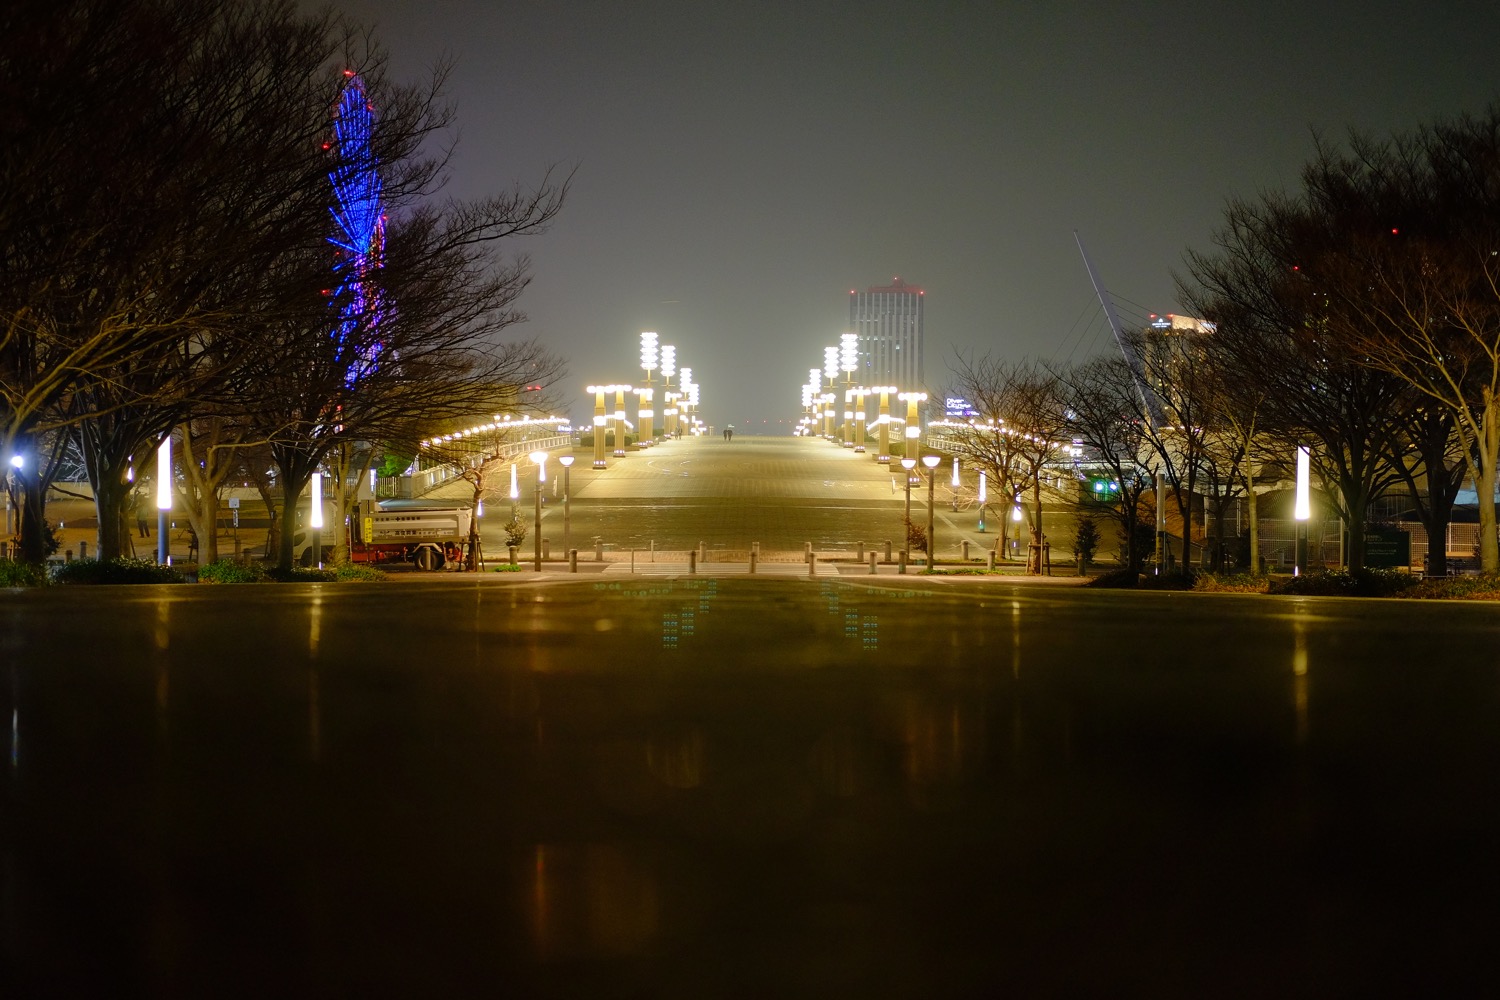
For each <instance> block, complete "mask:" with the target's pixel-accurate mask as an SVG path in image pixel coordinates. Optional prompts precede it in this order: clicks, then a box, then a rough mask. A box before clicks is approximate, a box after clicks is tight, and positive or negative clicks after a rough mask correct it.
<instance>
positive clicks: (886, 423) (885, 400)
mask: <svg viewBox="0 0 1500 1000" xmlns="http://www.w3.org/2000/svg"><path fill="white" fill-rule="evenodd" d="M870 391H871V392H878V393H880V419H879V420H878V421H877V423H879V424H880V453H879V454H878V455H876V456H875V461H877V462H879V463H880V464H881V465H890V464H891V393H893V392H895V391H896V387H895V386H893V385H878V386H876V387H875V388H873V389H871V390H870Z"/></svg>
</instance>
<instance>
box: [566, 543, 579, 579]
mask: <svg viewBox="0 0 1500 1000" xmlns="http://www.w3.org/2000/svg"><path fill="white" fill-rule="evenodd" d="M568 572H569V573H577V572H578V550H577V549H569V550H568Z"/></svg>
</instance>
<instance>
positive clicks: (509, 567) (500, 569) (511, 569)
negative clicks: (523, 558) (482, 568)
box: [494, 563, 521, 573]
mask: <svg viewBox="0 0 1500 1000" xmlns="http://www.w3.org/2000/svg"><path fill="white" fill-rule="evenodd" d="M494 570H495V572H496V573H519V572H521V567H520V566H519V565H518V564H516V563H501V564H500V565H498V566H496V567H494Z"/></svg>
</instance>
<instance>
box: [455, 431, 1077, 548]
mask: <svg viewBox="0 0 1500 1000" xmlns="http://www.w3.org/2000/svg"><path fill="white" fill-rule="evenodd" d="M575 454H576V456H577V461H576V462H575V464H574V465H573V468H572V470H571V471H570V473H569V484H570V489H571V493H572V502H571V508H572V509H571V517H570V521H571V528H570V530H569V532H568V535H569V546H568V547H571V548H576V549H578V550H579V558H580V560H581V561H582V563H583V564H584V569H585V571H587V563H588V562H589V561H590V560H593V559H595V557H596V555H597V554H598V553H601V552H602V554H603V556H604V561H605V562H607V563H608V564H609V566H608V570H607V571H608V572H612V573H618V572H621V571H622V570H623V571H625V572H629V571H630V569H629V567H630V566H632V565H633V566H634V572H636V573H658V574H659V573H676V572H681V571H683V569H684V567H685V566H686V561H687V554H688V552H689V551H690V550H697V549H699V548H700V546H701V551H702V552H703V554H704V558H703V559H701V560H700V562H699V564H698V571H699V572H701V573H720V574H732V573H739V572H746V571H747V570H748V564H749V557H750V554H751V552H752V551H756V550H757V547H758V552H759V557H758V560H757V571H758V572H762V573H782V574H787V573H797V572H806V563H805V553H806V551H807V550H808V547H809V546H811V549H812V551H813V552H814V553H815V554H816V555H817V557H818V560H819V562H818V565H817V566H816V567H814V572H815V573H818V574H825V575H832V574H838V573H839V572H841V571H842V572H846V573H848V572H857V571H858V570H859V567H860V566H864V565H866V559H867V558H868V553H870V552H874V553H876V555H877V559H878V560H879V561H880V562H881V563H882V564H883V565H882V567H881V571H882V572H887V573H888V572H892V571H893V570H894V569H895V566H894V565H893V564H890V563H886V562H885V558H886V544H887V543H889V544H890V546H891V550H890V551H891V556H892V559H893V560H894V559H896V558H897V554H898V553H899V552H900V549H901V543H902V534H903V528H902V525H903V518H904V516H905V505H906V494H905V490H904V488H903V485H902V482H901V476H902V473H903V470H902V469H901V466H900V464H899V463H893V464H892V465H890V466H887V465H882V464H880V463H878V462H877V461H875V455H874V452H873V451H871V452H868V453H865V454H856V453H855V452H854V451H853V450H852V449H848V448H840V447H839V446H838V445H837V444H833V443H830V442H828V441H824V440H822V439H817V438H795V437H752V436H739V435H736V436H735V438H734V439H733V440H732V441H727V442H726V441H724V440H723V438H721V437H700V438H687V439H682V440H677V441H669V442H666V443H663V444H659V445H656V446H654V447H652V448H649V449H645V450H641V451H631V452H629V453H628V454H627V455H626V456H625V457H623V458H613V457H611V458H609V459H608V466H607V468H605V469H602V470H596V469H593V468H592V467H591V461H592V454H591V452H589V451H588V450H587V449H579V450H578V451H577V452H576V453H575ZM554 458H555V456H554ZM523 466H525V468H523V469H522V470H520V472H519V482H520V483H521V484H522V488H521V491H520V492H521V497H520V499H519V500H518V501H517V502H516V505H515V509H516V511H517V512H518V513H519V515H520V516H521V518H522V520H523V521H525V522H526V523H527V524H528V525H530V524H531V523H532V520H533V516H534V510H535V508H534V496H533V494H532V492H531V490H532V488H533V485H534V482H535V480H534V479H532V478H530V477H531V475H532V473H531V471H530V470H531V466H530V463H523ZM560 472H561V469H560V468H559V467H558V466H557V463H556V462H555V461H553V462H551V463H549V466H548V475H549V477H550V481H549V484H548V487H547V488H546V489H545V490H544V496H545V497H546V503H545V506H544V509H543V513H542V535H543V537H544V538H545V539H546V540H547V543H548V551H549V553H550V555H551V556H552V557H553V558H554V559H556V560H559V561H560V560H561V559H562V558H563V553H564V552H565V551H566V548H565V547H564V544H563V519H564V518H563V514H564V512H563V504H562V500H561V483H560V480H559V475H560ZM496 478H497V479H503V478H504V476H503V474H502V475H497V477H496ZM973 479H974V477H973V476H972V475H970V476H968V478H967V480H966V481H967V482H968V489H967V491H966V492H967V494H968V496H969V497H970V498H971V499H970V500H969V501H968V502H969V503H970V506H969V507H968V508H967V509H966V510H963V511H956V510H954V509H953V507H954V506H955V504H954V491H953V490H952V487H951V466H950V465H946V464H945V465H944V466H942V467H940V468H939V469H938V470H937V472H936V475H935V480H936V481H935V484H934V486H935V488H934V490H933V493H934V499H935V506H934V511H933V515H934V523H935V528H936V536H937V555H938V559H939V560H940V561H942V562H953V563H956V562H959V561H961V560H962V557H963V554H964V543H965V542H967V543H968V553H969V561H970V563H971V564H973V565H974V566H982V565H984V563H985V560H986V555H987V553H988V552H989V551H991V550H993V549H994V547H995V545H996V542H997V541H998V539H999V537H1000V536H999V535H998V534H997V533H996V530H995V529H996V524H995V523H994V522H993V519H994V517H995V512H994V508H993V507H991V508H989V509H987V511H986V517H988V518H990V519H991V523H989V524H987V525H986V526H985V527H986V530H984V531H981V530H980V514H979V510H978V509H977V508H976V507H974V506H972V495H973ZM472 495H473V494H472V489H471V488H470V487H469V486H468V484H466V483H450V484H448V485H446V486H443V487H439V488H438V489H437V490H435V491H433V492H432V493H431V494H429V496H432V497H434V498H440V499H453V500H466V499H469V498H471V497H472ZM927 495H928V490H927V483H926V479H925V477H924V478H923V479H922V481H921V482H920V483H919V484H917V485H914V486H913V487H912V497H911V505H912V507H911V510H912V514H911V516H912V520H913V522H915V523H916V524H918V525H919V526H923V527H924V529H925V525H926V523H927ZM505 504H506V501H505V500H504V499H500V500H493V499H492V500H491V501H489V502H488V503H487V504H486V510H487V512H488V513H487V515H486V521H485V525H484V529H483V530H484V545H485V554H486V557H487V558H488V559H489V560H491V561H494V560H495V559H496V558H497V554H503V553H504V552H505V547H504V536H503V534H502V533H501V532H500V528H499V525H500V522H501V521H502V520H503V519H504V518H505V517H508V516H509V508H508V507H506V506H505ZM497 513H499V514H501V515H502V516H497ZM1058 523H1059V524H1061V523H1063V522H1062V521H1059V522H1058ZM1011 534H1012V537H1014V535H1015V532H1014V531H1012V533H1011ZM532 553H533V547H532V541H531V539H530V538H529V537H528V539H527V541H526V542H525V544H523V545H522V546H521V550H520V553H519V560H520V562H521V563H522V564H525V565H530V563H529V562H528V560H529V559H530V558H531V556H532ZM914 558H915V559H920V558H921V556H920V553H919V554H917V555H916V556H915V557H914ZM1001 562H1002V565H1003V564H1004V562H1005V560H1003V559H1002V560H1001ZM866 572H868V570H866Z"/></svg>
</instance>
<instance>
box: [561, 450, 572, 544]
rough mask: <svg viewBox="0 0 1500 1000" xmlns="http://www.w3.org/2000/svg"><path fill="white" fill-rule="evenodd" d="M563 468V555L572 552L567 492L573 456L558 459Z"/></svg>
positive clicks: (570, 510) (570, 495)
mask: <svg viewBox="0 0 1500 1000" xmlns="http://www.w3.org/2000/svg"><path fill="white" fill-rule="evenodd" d="M558 461H559V462H561V463H562V467H563V553H564V554H567V553H569V552H572V551H573V547H572V544H571V541H572V534H573V510H572V499H573V498H572V494H571V493H570V492H569V491H568V485H569V483H568V472H569V470H570V469H572V468H573V456H572V455H563V456H561V457H560V458H558Z"/></svg>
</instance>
